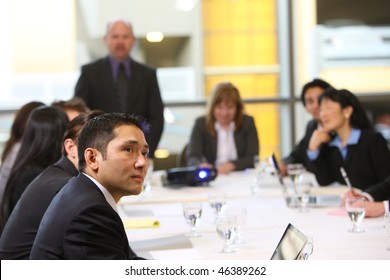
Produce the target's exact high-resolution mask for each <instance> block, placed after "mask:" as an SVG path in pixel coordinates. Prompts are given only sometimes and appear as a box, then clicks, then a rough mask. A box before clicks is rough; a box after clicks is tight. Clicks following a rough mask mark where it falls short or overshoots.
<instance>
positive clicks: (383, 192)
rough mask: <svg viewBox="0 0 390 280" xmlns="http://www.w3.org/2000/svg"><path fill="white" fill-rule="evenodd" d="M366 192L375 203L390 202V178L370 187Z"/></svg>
mask: <svg viewBox="0 0 390 280" xmlns="http://www.w3.org/2000/svg"><path fill="white" fill-rule="evenodd" d="M365 192H367V193H369V194H370V195H371V196H372V198H373V199H374V200H375V201H383V200H390V176H389V177H387V179H386V180H384V181H383V182H380V183H378V184H376V185H374V186H371V187H369V188H368V189H367V190H365Z"/></svg>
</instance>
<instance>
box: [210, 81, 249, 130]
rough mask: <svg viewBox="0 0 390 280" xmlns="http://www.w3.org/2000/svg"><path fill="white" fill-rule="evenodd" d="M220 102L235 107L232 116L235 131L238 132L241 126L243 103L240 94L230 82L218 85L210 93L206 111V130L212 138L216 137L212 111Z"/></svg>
mask: <svg viewBox="0 0 390 280" xmlns="http://www.w3.org/2000/svg"><path fill="white" fill-rule="evenodd" d="M222 102H232V103H234V104H235V105H236V109H237V110H236V115H235V116H234V122H235V125H236V128H235V130H236V131H237V130H239V129H240V128H241V126H242V120H243V115H244V103H243V102H242V100H241V97H240V92H239V91H238V89H237V88H236V87H235V86H234V85H233V84H232V83H231V82H221V83H218V84H217V85H216V86H215V87H214V89H213V90H212V92H211V95H210V98H209V100H208V103H207V111H206V128H207V131H208V132H209V133H210V134H211V135H213V136H215V135H216V131H215V127H214V123H215V117H214V109H215V107H216V106H217V105H218V104H220V103H222Z"/></svg>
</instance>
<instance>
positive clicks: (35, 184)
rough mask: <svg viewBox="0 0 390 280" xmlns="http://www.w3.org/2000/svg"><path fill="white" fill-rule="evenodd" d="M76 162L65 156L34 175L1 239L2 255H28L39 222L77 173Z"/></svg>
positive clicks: (24, 256)
mask: <svg viewBox="0 0 390 280" xmlns="http://www.w3.org/2000/svg"><path fill="white" fill-rule="evenodd" d="M77 174H78V170H77V169H76V167H75V166H74V165H73V163H72V162H71V161H70V160H69V159H68V158H67V157H66V156H62V158H61V159H60V160H58V161H57V162H56V163H54V164H53V165H51V166H49V167H47V168H46V169H45V170H44V171H43V172H42V173H41V174H40V175H39V176H38V177H37V178H35V179H34V180H33V181H32V182H31V183H30V184H29V185H28V186H27V189H26V191H25V192H24V193H23V194H22V196H21V198H20V199H19V201H18V203H17V204H16V206H15V208H14V210H13V211H12V213H11V216H10V217H9V219H8V221H7V224H6V226H5V228H4V231H3V234H2V236H1V239H0V259H2V260H5V259H12V260H15V259H27V260H28V259H29V257H30V253H31V248H32V245H33V242H34V239H35V236H36V233H37V231H38V227H39V224H40V222H41V220H42V217H43V215H44V214H45V212H46V209H47V207H48V206H49V204H50V202H51V201H52V200H53V197H54V196H55V195H56V194H57V193H58V192H59V190H60V189H61V188H62V187H63V186H64V185H65V183H66V182H68V180H69V179H70V178H72V177H74V176H77Z"/></svg>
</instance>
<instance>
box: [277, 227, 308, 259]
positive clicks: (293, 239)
mask: <svg viewBox="0 0 390 280" xmlns="http://www.w3.org/2000/svg"><path fill="white" fill-rule="evenodd" d="M306 243H307V237H306V236H305V235H304V234H303V233H302V232H301V231H299V230H298V229H297V228H296V227H295V226H293V225H292V224H288V225H287V227H286V230H285V231H284V233H283V235H282V238H281V239H280V241H279V243H278V245H277V246H276V249H275V251H274V253H273V254H272V256H271V260H296V259H298V258H299V255H300V254H301V252H302V250H303V248H304V247H305V245H306Z"/></svg>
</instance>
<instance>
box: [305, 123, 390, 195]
mask: <svg viewBox="0 0 390 280" xmlns="http://www.w3.org/2000/svg"><path fill="white" fill-rule="evenodd" d="M310 165H311V170H313V173H314V174H315V176H316V179H317V181H318V183H319V184H320V185H322V186H324V185H329V184H332V183H334V182H339V183H340V184H344V185H345V184H346V182H345V181H344V178H343V176H342V175H341V173H340V167H344V169H345V171H346V172H347V174H348V177H349V180H350V181H351V184H352V186H353V187H355V188H358V189H361V190H364V191H367V190H368V188H369V187H370V186H373V185H376V184H378V183H380V182H382V181H384V180H385V179H386V178H388V177H389V174H390V151H389V149H388V147H387V143H386V140H385V139H384V138H383V136H382V135H381V134H380V133H378V132H375V131H369V130H362V134H361V136H360V139H359V141H358V143H357V144H355V145H348V152H347V157H346V159H345V161H344V159H343V157H342V156H341V153H340V150H339V149H338V148H337V147H334V146H329V145H328V144H323V145H321V147H320V154H319V156H318V158H317V159H316V160H314V161H311V162H310ZM373 194H374V193H373ZM377 195H378V194H374V197H375V196H377Z"/></svg>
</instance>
